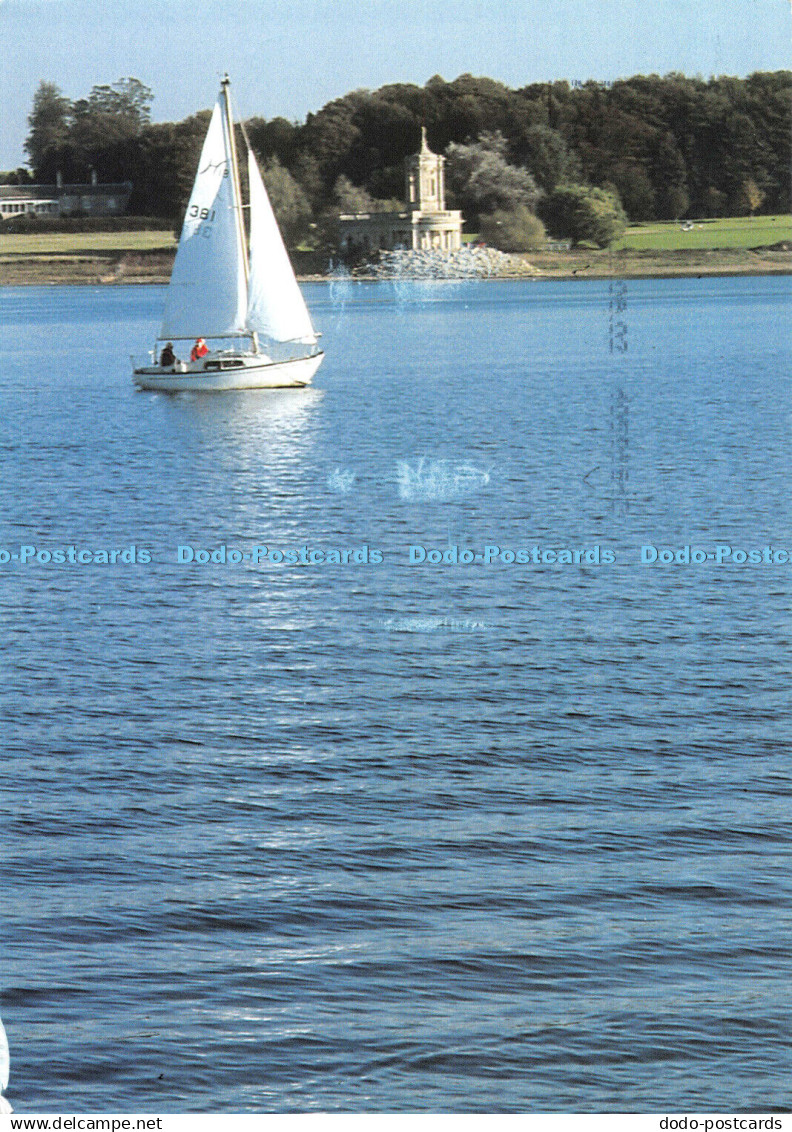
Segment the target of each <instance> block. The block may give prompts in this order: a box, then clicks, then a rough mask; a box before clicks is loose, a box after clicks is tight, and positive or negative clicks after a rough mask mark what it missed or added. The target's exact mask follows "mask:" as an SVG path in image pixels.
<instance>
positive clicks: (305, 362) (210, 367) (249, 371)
mask: <svg viewBox="0 0 792 1132" xmlns="http://www.w3.org/2000/svg"><path fill="white" fill-rule="evenodd" d="M323 358H324V354H323V353H321V352H320V353H318V354H312V355H311V356H310V357H307V358H291V359H289V360H288V361H285V362H275V361H271V360H270V359H269V358H264V357H262V356H261V355H257V354H242V355H237V356H236V357H234V358H233V359H228V360H225V359H224V360H223V361H222V362H218V361H217V360H216V359H214V358H212V357H211V356H209V357H207V358H206V359H204V360H203V361H202V362H199V363H190V364H189V365H188V366H186V367H185V368H184V370H183V372H179V371H178V370H177V371H176V372H174V370H173V368H171V369H164V368H163V367H162V366H155V365H150V366H140V367H139V368H138V369H135V370H134V372H133V375H132V378H133V381H134V382H135V385H136V386H137V387H138V389H150V390H155V391H158V392H161V393H224V392H225V391H226V390H230V389H300V388H303V387H304V386H306V385H310V384H311V381H312V379H313V375H314V374H315V373H316V371H317V370H318V369H319V366H320V365H321V364H322V359H323Z"/></svg>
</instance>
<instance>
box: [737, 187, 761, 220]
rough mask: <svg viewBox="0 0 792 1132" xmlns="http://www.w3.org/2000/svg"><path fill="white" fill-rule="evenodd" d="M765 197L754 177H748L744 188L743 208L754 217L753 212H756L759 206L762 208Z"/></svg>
mask: <svg viewBox="0 0 792 1132" xmlns="http://www.w3.org/2000/svg"><path fill="white" fill-rule="evenodd" d="M764 199H765V194H764V193H763V192H762V190H761V189H760V188H759V186H758V185H757V183H756V181H755V180H754V179H753V177H748V178H746V180H745V181H744V182H743V188H742V205H743V210H744V211H745V212H747V213H748V215H749V216H750V217H752V218H753V214H754V213H755V212H756V210H757V208H761V206H762V202H763V201H764ZM741 211H742V210H741Z"/></svg>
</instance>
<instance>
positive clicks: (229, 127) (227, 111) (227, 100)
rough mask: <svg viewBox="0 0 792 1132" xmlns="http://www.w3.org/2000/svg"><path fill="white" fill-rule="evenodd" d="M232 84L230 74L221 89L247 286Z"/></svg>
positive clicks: (237, 223) (235, 208)
mask: <svg viewBox="0 0 792 1132" xmlns="http://www.w3.org/2000/svg"><path fill="white" fill-rule="evenodd" d="M230 86H231V80H230V79H229V77H228V75H226V76H225V78H224V79H223V81H222V82H221V83H220V91H221V93H222V96H223V115H224V118H225V128H226V137H227V139H228V141H227V146H228V155H229V158H230V164H231V185H232V195H233V199H234V215H235V219H236V228H237V236H238V237H239V246H240V248H241V251H242V263H243V265H244V269H245V285H246V286H247V284H248V283H249V281H250V268H249V265H248V255H247V242H246V240H245V222H244V220H243V219H242V183H241V181H240V178H239V161H238V159H237V150H236V139H235V137H234V120H233V118H232V116H231V96H230V94H229V91H228V88H229V87H230Z"/></svg>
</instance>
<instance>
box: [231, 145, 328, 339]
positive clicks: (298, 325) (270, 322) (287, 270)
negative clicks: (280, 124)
mask: <svg viewBox="0 0 792 1132" xmlns="http://www.w3.org/2000/svg"><path fill="white" fill-rule="evenodd" d="M248 178H249V182H250V282H249V293H248V312H247V323H248V326H249V327H250V329H251V330H255V331H256V332H257V333H258V334H261V335H262V336H263V337H266V338H269V339H271V340H272V341H275V342H304V343H311V344H313V343H314V342H316V332H315V331H314V328H313V325H312V323H311V316H310V315H309V313H308V308H307V307H306V305H305V300H304V299H303V297H302V293H301V291H300V288H299V287H298V285H297V280H296V279H295V277H294V271H293V270H292V265H291V263H290V261H289V256H288V253H287V252H286V248H285V247H284V244H283V239H282V238H281V234H280V231H279V229H278V224H277V221H276V220H275V214H274V213H273V211H272V205H271V204H270V201H269V197H268V196H267V190H266V189H265V188H264V183H263V181H262V180H261V174H260V173H259V168H258V165H257V163H256V159H255V157H254V156H253V153H252V151H251V150H248Z"/></svg>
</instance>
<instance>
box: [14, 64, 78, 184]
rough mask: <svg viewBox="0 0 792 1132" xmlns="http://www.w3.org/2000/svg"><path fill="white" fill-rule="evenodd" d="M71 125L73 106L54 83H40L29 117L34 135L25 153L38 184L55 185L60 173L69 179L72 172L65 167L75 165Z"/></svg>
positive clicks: (29, 139) (28, 141) (28, 139)
mask: <svg viewBox="0 0 792 1132" xmlns="http://www.w3.org/2000/svg"><path fill="white" fill-rule="evenodd" d="M71 121H72V104H71V102H70V101H69V99H68V98H65V97H64V95H63V94H62V93H61V90H60V88H59V87H57V86H56V85H55V84H54V83H48V82H41V83H39V86H38V90H37V91H36V93H35V95H34V96H33V109H32V110H31V112H30V114H29V116H28V126H29V127H30V133H29V134H28V136H27V140H26V142H25V152H26V153H27V155H28V158H29V163H30V165H31V166H32V169H33V175H34V177H35V179H36V180H37V181H40V182H42V183H45V184H46V183H52V182H54V181H55V177H56V174H57V173H58V172H64V173H65V174H66V175H67V176H68V173H69V170H65V169H62V168H61V166H62V165H63V164H65V163H66V162H67V161H68V163H69V164H70V163H71V158H70V153H69V140H70V138H69V135H70V130H71Z"/></svg>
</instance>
